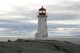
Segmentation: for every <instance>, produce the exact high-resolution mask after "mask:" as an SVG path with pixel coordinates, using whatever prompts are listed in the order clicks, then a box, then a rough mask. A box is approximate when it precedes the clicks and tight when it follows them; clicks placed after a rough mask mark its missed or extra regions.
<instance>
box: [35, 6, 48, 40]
mask: <svg viewBox="0 0 80 53" xmlns="http://www.w3.org/2000/svg"><path fill="white" fill-rule="evenodd" d="M38 13H39V14H38V16H37V17H38V29H37V33H36V34H35V40H46V39H47V38H48V31H47V20H46V19H47V15H46V9H45V8H43V6H42V7H41V8H40V9H39V12H38Z"/></svg>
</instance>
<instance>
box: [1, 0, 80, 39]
mask: <svg viewBox="0 0 80 53" xmlns="http://www.w3.org/2000/svg"><path fill="white" fill-rule="evenodd" d="M41 6H44V8H46V9H47V15H48V17H47V23H48V35H49V37H50V36H79V35H80V0H0V37H2V36H3V37H4V36H5V37H6V36H12V37H13V36H19V37H20V36H27V37H34V35H35V33H36V31H37V21H38V20H37V19H38V18H37V14H38V9H39V8H41Z"/></svg>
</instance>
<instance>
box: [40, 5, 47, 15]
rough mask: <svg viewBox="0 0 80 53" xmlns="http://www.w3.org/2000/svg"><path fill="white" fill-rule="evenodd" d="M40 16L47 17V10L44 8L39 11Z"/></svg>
mask: <svg viewBox="0 0 80 53" xmlns="http://www.w3.org/2000/svg"><path fill="white" fill-rule="evenodd" d="M39 15H40V16H45V15H46V9H45V8H43V6H42V7H41V8H40V9H39Z"/></svg>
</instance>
